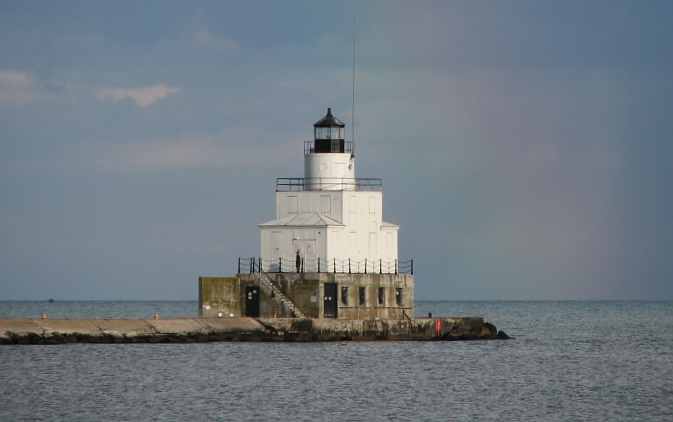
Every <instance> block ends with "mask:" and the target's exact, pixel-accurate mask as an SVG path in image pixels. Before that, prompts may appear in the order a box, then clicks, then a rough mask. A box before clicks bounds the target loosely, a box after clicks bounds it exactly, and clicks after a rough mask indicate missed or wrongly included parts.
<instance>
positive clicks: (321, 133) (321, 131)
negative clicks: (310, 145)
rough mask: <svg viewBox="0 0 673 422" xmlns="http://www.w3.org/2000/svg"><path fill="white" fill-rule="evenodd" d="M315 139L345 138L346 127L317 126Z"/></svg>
mask: <svg viewBox="0 0 673 422" xmlns="http://www.w3.org/2000/svg"><path fill="white" fill-rule="evenodd" d="M315 139H344V128H342V127H317V128H315Z"/></svg>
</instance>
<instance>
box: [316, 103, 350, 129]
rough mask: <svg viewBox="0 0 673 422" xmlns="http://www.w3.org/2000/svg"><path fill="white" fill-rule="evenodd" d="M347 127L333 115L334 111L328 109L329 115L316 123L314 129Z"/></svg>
mask: <svg viewBox="0 0 673 422" xmlns="http://www.w3.org/2000/svg"><path fill="white" fill-rule="evenodd" d="M345 126H346V125H345V124H344V123H343V122H342V121H341V120H339V119H337V118H336V117H334V116H333V115H332V109H331V108H327V114H325V117H323V118H322V119H320V120H318V121H317V122H315V124H314V125H313V127H341V128H343V127H345Z"/></svg>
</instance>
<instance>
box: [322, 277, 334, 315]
mask: <svg viewBox="0 0 673 422" xmlns="http://www.w3.org/2000/svg"><path fill="white" fill-rule="evenodd" d="M323 286H324V288H323V290H324V292H325V295H324V299H323V305H324V306H323V309H324V312H323V315H324V317H325V318H336V317H337V285H336V283H325V284H324V285H323Z"/></svg>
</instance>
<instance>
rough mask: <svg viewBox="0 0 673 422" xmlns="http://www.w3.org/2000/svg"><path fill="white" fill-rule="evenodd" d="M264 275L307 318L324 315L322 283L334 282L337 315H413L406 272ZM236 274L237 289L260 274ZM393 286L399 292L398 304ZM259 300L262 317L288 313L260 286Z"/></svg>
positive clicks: (409, 278)
mask: <svg viewBox="0 0 673 422" xmlns="http://www.w3.org/2000/svg"><path fill="white" fill-rule="evenodd" d="M267 276H268V277H270V278H271V280H272V281H273V283H274V284H275V285H276V286H277V287H278V288H279V289H280V290H281V291H282V292H283V294H285V295H286V296H287V297H288V298H290V299H291V300H292V301H293V302H294V303H295V305H296V306H297V307H298V308H299V309H300V310H301V311H302V312H303V313H304V314H305V315H306V317H308V318H323V317H324V301H323V297H324V285H325V283H336V284H337V300H338V308H337V309H338V310H337V315H338V319H365V320H367V319H377V318H378V319H392V320H401V319H408V318H413V317H414V286H415V280H414V277H413V276H411V275H409V274H399V275H395V274H341V273H336V274H333V273H299V274H297V273H280V274H267ZM239 277H240V280H241V281H240V288H239V291H245V288H244V287H245V286H253V285H254V286H259V285H260V281H259V278H260V277H261V275H260V274H240V275H239ZM344 288H346V290H344ZM360 288H364V292H365V302H364V303H363V304H360V300H359V289H360ZM379 288H381V289H383V302H382V303H379ZM397 289H400V290H399V292H400V293H401V303H400V304H399V305H398V303H397V298H396V296H397V292H398V290H397ZM344 293H345V295H344ZM240 300H241V302H240V303H241V305H240V308H239V309H240V310H241V312H242V313H243V314H245V309H244V307H245V298H243V297H242V296H240ZM260 300H261V302H260V315H261V317H262V318H276V317H287V316H289V315H287V313H286V312H284V309H282V307H281V306H280V305H279V304H278V303H277V301H276V300H274V299H273V298H272V297H270V295H269V294H268V292H265V291H264V290H263V289H262V295H261V298H260Z"/></svg>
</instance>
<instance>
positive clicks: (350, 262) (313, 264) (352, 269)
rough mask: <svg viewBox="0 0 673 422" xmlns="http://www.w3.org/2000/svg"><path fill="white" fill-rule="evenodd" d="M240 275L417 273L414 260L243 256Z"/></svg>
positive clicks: (238, 264) (239, 263) (238, 261)
mask: <svg viewBox="0 0 673 422" xmlns="http://www.w3.org/2000/svg"><path fill="white" fill-rule="evenodd" d="M235 266H236V268H235V270H236V273H237V274H252V273H304V272H306V273H342V274H343V273H347V274H412V275H413V274H414V260H413V258H412V259H407V260H399V259H394V260H383V259H378V260H371V259H367V258H365V259H360V260H356V259H350V258H346V259H336V258H332V259H328V260H324V259H323V260H321V259H320V258H300V260H299V262H297V258H296V257H278V258H274V259H262V258H258V257H247V258H243V257H239V258H238V260H237V261H236V262H235Z"/></svg>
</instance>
